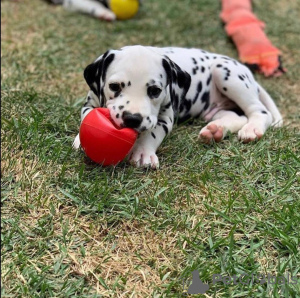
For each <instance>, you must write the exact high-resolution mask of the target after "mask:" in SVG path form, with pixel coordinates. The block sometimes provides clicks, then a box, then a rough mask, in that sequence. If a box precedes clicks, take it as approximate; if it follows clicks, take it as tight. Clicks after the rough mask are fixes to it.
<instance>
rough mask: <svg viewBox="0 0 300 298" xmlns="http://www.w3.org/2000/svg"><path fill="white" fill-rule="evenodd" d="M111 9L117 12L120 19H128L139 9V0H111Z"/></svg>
mask: <svg viewBox="0 0 300 298" xmlns="http://www.w3.org/2000/svg"><path fill="white" fill-rule="evenodd" d="M109 7H110V9H111V10H112V11H113V12H114V13H115V15H116V17H117V19H118V20H127V19H130V18H132V17H134V16H135V15H136V13H137V12H138V10H139V1H138V0H110V1H109Z"/></svg>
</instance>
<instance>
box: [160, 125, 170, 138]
mask: <svg viewBox="0 0 300 298" xmlns="http://www.w3.org/2000/svg"><path fill="white" fill-rule="evenodd" d="M162 127H163V129H164V131H165V133H166V135H167V134H168V133H169V130H168V127H167V126H166V125H164V124H163V125H162Z"/></svg>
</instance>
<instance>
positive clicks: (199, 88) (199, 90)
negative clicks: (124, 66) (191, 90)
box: [193, 81, 203, 104]
mask: <svg viewBox="0 0 300 298" xmlns="http://www.w3.org/2000/svg"><path fill="white" fill-rule="evenodd" d="M202 88H203V86H202V82H201V81H200V82H199V83H198V85H197V92H196V94H195V97H194V99H193V104H195V102H196V101H197V99H198V97H199V94H200V92H201V91H202Z"/></svg>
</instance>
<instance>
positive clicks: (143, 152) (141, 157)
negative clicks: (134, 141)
mask: <svg viewBox="0 0 300 298" xmlns="http://www.w3.org/2000/svg"><path fill="white" fill-rule="evenodd" d="M129 162H130V164H132V165H133V166H135V167H144V168H148V167H151V168H152V169H158V168H159V161H158V157H157V155H156V154H155V152H154V151H151V150H147V149H145V148H137V149H135V150H134V151H133V152H132V153H131V155H130V157H129Z"/></svg>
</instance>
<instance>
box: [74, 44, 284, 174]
mask: <svg viewBox="0 0 300 298" xmlns="http://www.w3.org/2000/svg"><path fill="white" fill-rule="evenodd" d="M84 77H85V80H86V82H87V84H88V85H89V87H90V91H89V92H88V95H87V100H86V103H85V104H84V107H83V108H82V110H81V121H82V120H83V119H84V117H85V116H86V115H87V114H88V113H89V112H90V111H91V110H92V109H94V108H97V107H107V108H108V109H109V111H110V115H111V118H112V120H113V121H114V123H115V124H116V125H117V126H119V127H129V128H132V129H135V130H136V131H137V132H138V133H139V136H138V139H137V141H136V143H135V144H134V147H133V149H132V151H131V152H130V154H129V161H130V162H131V163H132V164H133V165H135V166H137V167H140V166H142V167H149V166H150V167H152V168H158V166H159V160H158V157H157V155H156V150H157V148H158V147H159V145H160V144H161V143H162V141H163V139H164V138H165V136H166V135H167V134H169V133H170V132H171V130H172V128H173V125H174V123H175V122H178V121H179V122H182V121H185V120H187V119H190V118H197V117H201V118H202V119H204V120H205V121H206V122H208V124H207V125H206V126H205V127H203V128H202V129H201V130H200V132H199V139H200V140H201V141H203V142H205V143H210V142H212V141H215V142H220V141H221V140H222V139H223V138H224V137H225V136H226V134H227V133H228V132H231V133H238V138H239V139H240V140H241V141H242V142H244V143H247V142H251V141H255V140H258V139H260V138H261V137H262V136H263V134H264V133H265V131H266V130H267V128H268V127H270V126H271V125H272V126H275V127H279V126H281V125H282V117H281V115H280V112H279V111H278V109H277V107H276V105H275V103H274V101H273V100H272V98H271V97H270V96H269V94H268V93H267V92H266V91H265V90H264V89H263V88H262V87H261V86H260V85H259V84H258V83H257V82H256V81H255V79H254V77H253V75H252V73H251V71H250V70H249V69H248V68H247V67H246V66H244V65H242V64H240V63H239V62H237V61H236V60H234V59H231V58H229V57H226V56H223V55H218V54H213V53H209V52H206V51H203V50H200V49H184V48H173V47H172V48H155V47H144V46H128V47H124V48H122V49H120V50H110V51H107V52H106V53H105V54H103V55H101V56H100V57H99V58H98V59H97V60H96V61H94V62H93V63H92V64H90V65H88V66H87V68H86V69H85V71H84ZM73 146H74V147H75V148H79V147H80V139H79V135H77V137H76V138H75V141H74V144H73Z"/></svg>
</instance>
